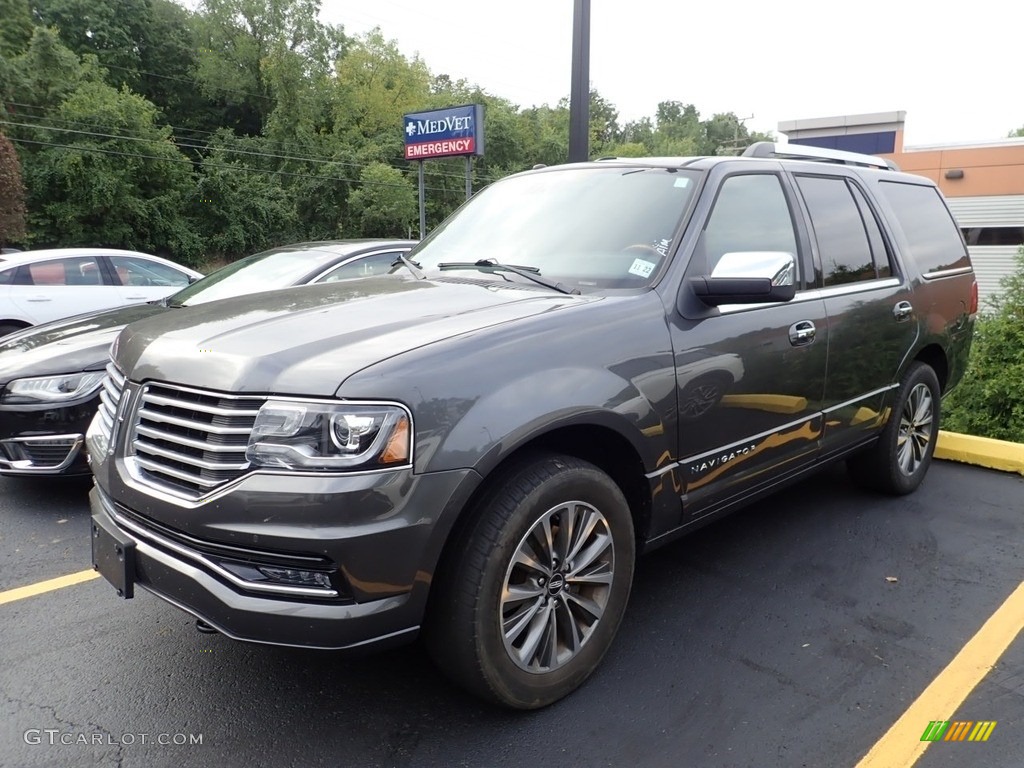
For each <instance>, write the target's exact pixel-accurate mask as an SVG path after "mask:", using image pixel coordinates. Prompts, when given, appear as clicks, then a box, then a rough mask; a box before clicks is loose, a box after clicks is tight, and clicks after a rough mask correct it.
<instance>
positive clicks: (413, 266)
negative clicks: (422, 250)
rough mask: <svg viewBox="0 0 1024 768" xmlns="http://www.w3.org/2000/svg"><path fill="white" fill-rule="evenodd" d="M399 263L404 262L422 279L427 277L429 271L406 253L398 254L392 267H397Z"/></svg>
mask: <svg viewBox="0 0 1024 768" xmlns="http://www.w3.org/2000/svg"><path fill="white" fill-rule="evenodd" d="M399 264H404V265H405V266H407V267H408V268H409V271H410V272H412V273H413V274H414V275H416V277H417V278H418V279H420V280H426V279H427V273H426V272H424V271H423V270H422V269H420V265H419V264H417V263H416V262H415V261H413V260H412V259H409V258H406V256H405V254H404V253H400V254H398V258H397V259H395V260H394V261H393V262H391V266H392V267H397V266H398V265H399Z"/></svg>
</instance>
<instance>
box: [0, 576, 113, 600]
mask: <svg viewBox="0 0 1024 768" xmlns="http://www.w3.org/2000/svg"><path fill="white" fill-rule="evenodd" d="M98 577H99V574H98V573H96V571H94V570H92V569H91V568H90V569H89V570H88V571H79V572H78V573H69V574H68V575H67V576H58V577H57V578H56V579H47V580H46V581H40V582H37V583H35V584H29V585H27V586H24V587H18V588H17V589H9V590H7V591H6V592H0V605H3V604H4V603H13V602H14V601H15V600H21V599H23V598H26V597H33V596H34V595H41V594H43V593H44V592H52V591H53V590H55V589H62V588H64V587H70V586H71V585H73V584H81V583H82V582H83V581H91V580H92V579H95V578H98Z"/></svg>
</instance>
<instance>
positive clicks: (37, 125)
mask: <svg viewBox="0 0 1024 768" xmlns="http://www.w3.org/2000/svg"><path fill="white" fill-rule="evenodd" d="M7 103H8V104H12V105H14V106H19V107H25V108H28V109H38V110H40V111H43V112H53V111H56V110H54V109H52V108H46V107H39V106H36V105H33V104H23V103H21V102H16V101H9V102H7ZM24 118H29V119H32V120H43V119H45V120H47V121H50V122H58V123H64V124H65V125H84V126H88V127H90V128H95V127H101V128H104V127H105V128H108V129H109V130H114V129H112V128H110V127H109V126H103V125H98V124H96V123H92V122H87V121H83V120H67V119H64V118H59V117H54V116H52V115H47V116H46V117H42V116H39V115H24V116H23V119H24ZM0 124H6V125H16V126H21V127H31V128H41V129H43V130H54V131H64V132H68V133H83V134H86V135H91V136H103V137H106V138H114V139H125V140H128V141H146V142H158V140H157V139H148V138H144V137H138V136H130V135H125V134H105V133H99V132H90V131H73V130H71V129H69V128H58V127H55V126H51V125H46V124H44V123H41V122H40V123H29V124H26V123H17V122H13V121H12V122H6V121H2V120H0ZM166 127H168V128H170V129H171V130H172V131H176V130H181V131H185V132H194V133H201V134H208V135H210V136H216V135H217V133H216V132H215V131H203V130H200V129H192V128H184V129H182V128H178V127H176V126H173V125H168V126H166ZM182 138H184V139H185V141H182ZM256 138H259V140H260V141H265V142H267V143H270V144H284V142H281V141H275V140H273V139H267V138H264V137H256ZM174 139H175V145H176V146H179V147H184V148H186V149H194V150H199V151H208V152H226V153H232V154H239V155H252V156H256V157H266V158H271V159H279V160H293V161H298V162H310V163H321V164H328V165H339V166H343V167H348V168H354V169H357V170H363V169H364V168H366V167H367V166H366V165H361V164H359V163H353V162H346V161H343V160H328V159H326V158H321V157H311V156H306V155H279V154H272V153H267V152H256V151H253V150H245V149H238V148H233V147H210V146H209V145H206V146H201V145H196V144H190V143H187V142H188V141H202V140H203V139H200V138H196V137H189V136H185V137H177V136H175V137H174ZM385 165H388V166H389V167H391V168H395V169H396V170H399V171H405V170H408V165H406V166H405V167H400V166H398V165H396V164H394V163H385ZM430 173H431V174H432V175H434V176H448V177H451V178H457V179H460V180H461V179H463V178H465V177H464V175H463V174H461V173H449V172H446V171H440V170H432V171H431V172H430Z"/></svg>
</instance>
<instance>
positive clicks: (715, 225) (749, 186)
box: [704, 173, 797, 274]
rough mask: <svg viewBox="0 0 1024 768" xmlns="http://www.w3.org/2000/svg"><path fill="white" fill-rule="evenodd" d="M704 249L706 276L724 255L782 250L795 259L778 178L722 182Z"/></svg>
mask: <svg viewBox="0 0 1024 768" xmlns="http://www.w3.org/2000/svg"><path fill="white" fill-rule="evenodd" d="M704 248H705V252H706V253H707V259H708V264H707V270H708V274H711V273H712V271H713V270H714V268H715V265H716V264H717V263H718V260H719V259H721V258H722V256H723V255H725V254H727V253H736V252H740V251H743V252H750V251H784V252H785V253H789V254H792V256H793V258H794V259H795V258H796V256H797V250H796V234H795V232H794V230H793V218H792V216H791V215H790V213H789V205H788V204H787V203H786V196H785V193H784V192H783V191H782V183H781V182H780V181H779V178H778V177H777V176H774V175H772V174H766V173H760V174H750V175H744V176H730V177H728V178H727V179H726V180H725V181H723V182H722V186H721V188H720V189H719V191H718V197H717V199H716V200H715V208H714V210H713V211H712V212H711V216H710V218H709V219H708V223H707V226H706V227H705V228H704Z"/></svg>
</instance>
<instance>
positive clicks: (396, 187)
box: [349, 163, 419, 237]
mask: <svg viewBox="0 0 1024 768" xmlns="http://www.w3.org/2000/svg"><path fill="white" fill-rule="evenodd" d="M359 182H360V187H359V188H358V189H356V190H355V191H353V192H352V194H351V195H349V208H350V210H351V213H352V216H354V217H356V218H358V220H359V222H360V231H359V234H360V235H362V236H363V237H407V236H408V234H409V232H410V231H414V227H415V222H416V221H417V219H418V217H419V207H418V204H417V202H416V190H415V189H414V188H413V186H412V184H410V183H409V181H408V180H407V179H406V178H405V176H403V175H402V172H401V171H399V170H398V169H397V168H392V167H391V166H389V165H384V164H383V163H372V164H370V165H368V166H366V168H364V169H363V171H362V173H360V174H359Z"/></svg>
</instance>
